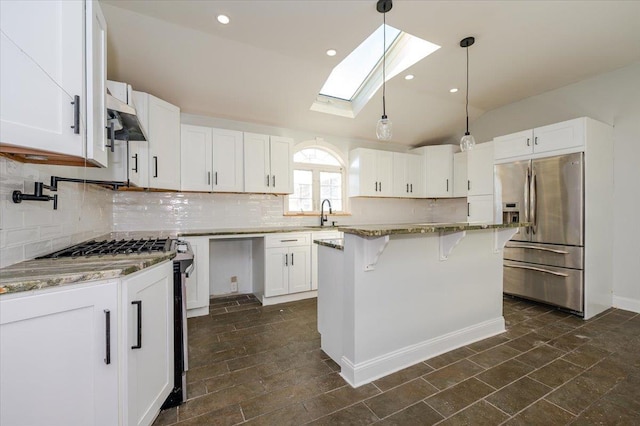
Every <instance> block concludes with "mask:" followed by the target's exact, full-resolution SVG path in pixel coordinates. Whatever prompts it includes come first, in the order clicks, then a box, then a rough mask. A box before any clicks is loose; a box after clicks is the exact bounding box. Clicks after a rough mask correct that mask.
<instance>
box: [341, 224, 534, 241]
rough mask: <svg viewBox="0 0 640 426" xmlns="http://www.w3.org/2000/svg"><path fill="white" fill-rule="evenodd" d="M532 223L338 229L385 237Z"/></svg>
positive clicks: (362, 234)
mask: <svg viewBox="0 0 640 426" xmlns="http://www.w3.org/2000/svg"><path fill="white" fill-rule="evenodd" d="M529 225H531V224H530V223H529V222H520V223H506V224H502V223H434V224H429V223H425V224H419V223H407V224H400V225H364V226H340V227H338V231H341V232H343V233H345V234H353V235H357V236H359V237H369V238H374V237H384V236H386V235H402V234H430V233H439V232H461V231H477V230H486V229H502V228H520V227H524V226H529Z"/></svg>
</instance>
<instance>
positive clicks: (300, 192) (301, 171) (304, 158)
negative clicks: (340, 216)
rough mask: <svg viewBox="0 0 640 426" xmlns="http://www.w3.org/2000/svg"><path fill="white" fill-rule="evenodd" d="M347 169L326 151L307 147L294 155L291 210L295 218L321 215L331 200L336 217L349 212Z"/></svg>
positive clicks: (289, 210)
mask: <svg viewBox="0 0 640 426" xmlns="http://www.w3.org/2000/svg"><path fill="white" fill-rule="evenodd" d="M345 184H346V182H345V168H344V166H343V165H342V163H341V161H340V159H339V158H338V157H337V156H335V155H334V154H332V153H331V152H329V151H328V150H327V149H325V148H322V147H316V146H312V147H305V148H303V149H301V150H299V151H297V152H296V153H295V154H294V155H293V194H290V195H289V199H288V206H287V210H288V212H289V213H292V214H295V213H299V214H315V213H319V212H320V205H321V204H322V200H325V199H328V200H329V201H330V202H331V207H332V210H333V212H334V213H342V212H344V211H345V209H346V207H345V195H346V191H345Z"/></svg>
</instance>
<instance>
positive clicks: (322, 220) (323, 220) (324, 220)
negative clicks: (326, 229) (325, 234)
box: [320, 198, 333, 226]
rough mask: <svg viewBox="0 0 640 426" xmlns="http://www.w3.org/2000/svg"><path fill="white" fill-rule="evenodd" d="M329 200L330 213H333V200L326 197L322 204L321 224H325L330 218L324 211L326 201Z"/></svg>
mask: <svg viewBox="0 0 640 426" xmlns="http://www.w3.org/2000/svg"><path fill="white" fill-rule="evenodd" d="M325 202H327V203H329V214H333V211H331V201H329V199H328V198H325V199H324V200H322V205H321V206H320V226H324V223H325V222H326V221H327V220H329V219H327V215H326V214H325V213H324V203H325Z"/></svg>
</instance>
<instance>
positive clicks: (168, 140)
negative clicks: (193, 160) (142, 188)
mask: <svg viewBox="0 0 640 426" xmlns="http://www.w3.org/2000/svg"><path fill="white" fill-rule="evenodd" d="M133 99H134V103H135V106H136V113H137V114H138V119H139V120H140V124H141V125H142V127H143V129H144V131H145V133H146V134H147V137H148V139H149V141H148V150H149V154H148V159H149V162H148V167H149V188H156V189H180V108H178V107H177V106H175V105H171V104H170V103H168V102H165V101H163V100H162V99H159V98H156V97H155V96H153V95H150V94H148V93H143V92H136V91H134V92H133Z"/></svg>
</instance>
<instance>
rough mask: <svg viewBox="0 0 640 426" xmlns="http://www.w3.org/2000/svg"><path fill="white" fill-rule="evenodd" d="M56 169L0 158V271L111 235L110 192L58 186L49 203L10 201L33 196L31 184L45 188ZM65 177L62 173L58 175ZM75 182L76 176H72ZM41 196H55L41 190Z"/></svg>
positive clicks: (76, 185) (86, 186) (70, 184)
mask: <svg viewBox="0 0 640 426" xmlns="http://www.w3.org/2000/svg"><path fill="white" fill-rule="evenodd" d="M58 171H59V170H58V169H57V168H56V167H45V166H35V165H30V164H23V163H18V162H15V161H11V160H8V159H6V158H2V157H0V267H5V266H8V265H12V264H14V263H18V262H21V261H23V260H28V259H33V258H34V257H37V256H40V255H43V254H47V253H50V252H52V251H55V250H59V249H62V248H64V247H67V246H69V245H71V244H75V243H78V242H81V241H84V240H87V239H89V238H93V237H96V236H100V235H103V234H105V233H108V232H110V231H111V225H112V221H113V211H112V209H111V206H112V193H111V191H110V190H107V189H103V188H99V187H96V186H94V185H82V184H77V183H68V182H61V183H60V184H59V185H58V192H57V194H58V209H57V210H53V202H52V201H48V202H42V201H23V202H22V203H20V204H15V203H14V202H13V201H12V200H11V195H12V193H13V191H14V190H20V191H22V192H23V193H28V194H32V193H33V184H34V182H36V181H39V182H44V184H45V185H47V184H49V183H50V179H51V174H52V173H53V174H56V175H58V173H57V172H58ZM59 175H61V176H65V177H66V176H67V175H66V174H59ZM74 177H75V176H74ZM43 193H44V194H54V193H52V192H51V191H49V190H44V191H43Z"/></svg>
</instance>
